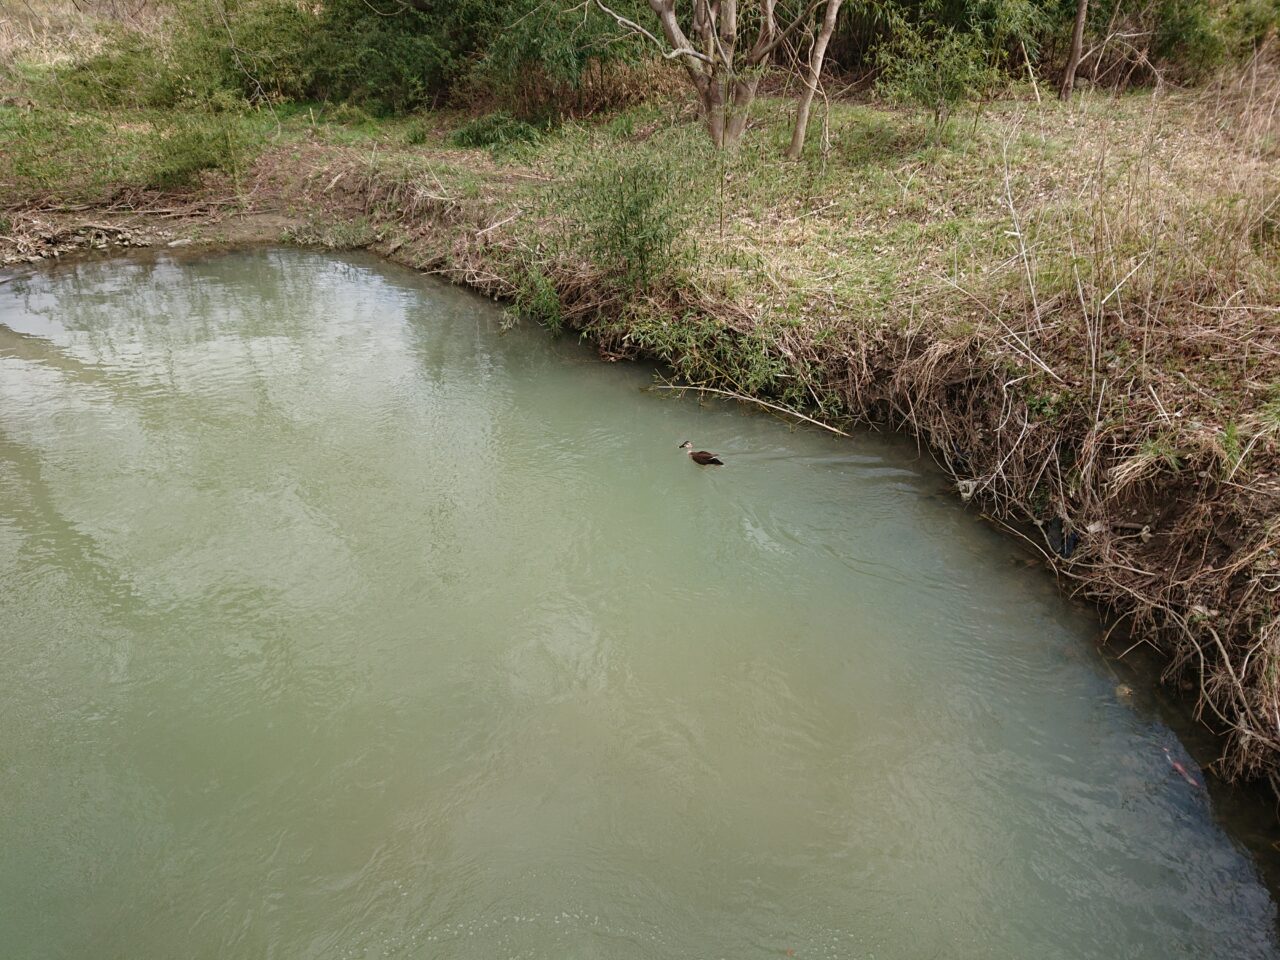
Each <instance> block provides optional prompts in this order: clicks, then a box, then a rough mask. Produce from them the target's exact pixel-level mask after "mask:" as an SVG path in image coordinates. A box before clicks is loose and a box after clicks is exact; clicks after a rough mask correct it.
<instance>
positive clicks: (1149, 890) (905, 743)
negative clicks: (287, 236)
mask: <svg viewBox="0 0 1280 960" xmlns="http://www.w3.org/2000/svg"><path fill="white" fill-rule="evenodd" d="M651 380H652V372H651V371H650V370H648V369H646V368H644V367H641V366H629V365H625V364H619V365H610V364H605V363H601V362H599V361H598V360H596V359H595V358H594V356H593V354H591V353H590V352H589V351H587V350H585V348H582V347H580V346H578V345H577V344H576V343H575V342H572V341H570V340H567V339H562V340H559V341H556V340H553V339H552V338H550V337H549V336H547V335H546V333H545V332H543V331H541V330H538V329H533V328H529V327H517V328H516V329H514V330H510V331H506V332H504V331H503V330H502V314H501V312H500V310H499V309H498V308H497V307H495V306H494V305H492V304H490V303H488V302H487V301H484V300H481V299H477V298H476V297H474V296H472V295H470V294H467V293H464V292H461V291H458V290H454V289H451V288H448V287H444V286H442V285H440V284H438V283H436V282H434V281H432V280H430V279H427V278H423V277H421V276H418V275H416V274H414V273H411V272H409V271H406V270H402V269H400V268H397V267H393V266H390V265H386V264H382V263H380V262H379V261H377V260H375V259H373V258H371V257H366V256H363V255H360V256H323V255H319V254H312V253H303V252H297V251H289V250H255V251H248V252H240V253H233V254H216V255H204V256H197V257H185V258H174V257H167V256H160V257H152V258H150V259H139V260H115V261H103V262H92V263H82V264H80V265H78V266H64V267H61V268H58V269H56V270H54V271H52V272H48V273H42V274H37V275H35V276H32V277H28V278H25V279H19V280H15V281H13V282H11V283H8V284H6V285H3V286H0V653H2V656H3V661H2V663H3V669H2V670H0V733H2V736H0V773H2V775H3V779H2V780H0V809H2V810H3V815H2V817H0V956H3V957H5V958H6V960H7V958H13V960H27V958H31V960H46V958H75V960H82V958H83V960H116V958H119V960H179V958H181V960H202V958H210V960H212V958H219V960H240V958H243V960H265V958H273V960H287V958H318V960H319V958H335V960H341V958H393V957H395V958H400V957H403V958H468V960H469V958H475V960H502V958H555V960H561V958H602V960H603V958H617V960H629V958H659V960H661V958H673V960H674V958H690V960H692V958H708V960H714V958H727V960H752V958H785V957H789V956H794V957H796V958H800V960H806V958H812V960H818V958H876V960H927V958H944V960H955V958H973V960H1005V958H1008V960H1015V958H1016V960H1046V958H1064V960H1065V958H1072V960H1079V958H1099V960H1122V958H1152V960H1170V958H1195V960H1206V958H1224V960H1227V958H1229V960H1247V958H1260V957H1268V958H1271V957H1277V956H1280V951H1278V950H1277V945H1276V939H1275V936H1276V935H1275V918H1276V907H1275V903H1274V902H1273V899H1272V897H1271V894H1270V893H1269V891H1268V886H1267V884H1266V883H1265V882H1264V880H1263V879H1262V875H1261V869H1260V866H1259V861H1258V860H1256V859H1255V858H1254V856H1253V855H1252V854H1251V853H1250V852H1249V850H1248V849H1247V848H1246V847H1245V846H1244V845H1243V844H1242V843H1241V842H1240V840H1239V838H1238V837H1237V836H1236V835H1235V834H1234V833H1233V832H1232V831H1230V830H1228V829H1227V828H1226V827H1225V826H1224V824H1223V821H1222V818H1221V816H1220V811H1219V810H1218V807H1216V806H1215V804H1214V803H1212V802H1211V800H1210V799H1209V796H1208V794H1206V793H1205V791H1204V790H1202V789H1197V788H1194V787H1192V786H1191V785H1189V784H1188V783H1186V782H1185V781H1184V780H1183V779H1182V778H1181V777H1180V776H1179V775H1178V774H1177V773H1176V772H1175V771H1174V770H1173V768H1172V767H1171V764H1170V760H1169V758H1168V757H1166V755H1165V750H1166V749H1167V750H1169V751H1170V755H1171V756H1172V757H1173V758H1175V759H1177V760H1179V761H1180V762H1182V763H1184V764H1186V765H1187V766H1188V769H1190V770H1192V771H1193V772H1194V774H1195V775H1196V777H1197V778H1198V779H1199V778H1200V774H1199V772H1198V769H1197V768H1196V767H1195V765H1194V762H1193V761H1192V760H1191V758H1190V757H1189V756H1188V755H1187V754H1186V752H1185V750H1184V748H1183V746H1182V744H1181V743H1180V741H1179V739H1178V737H1177V736H1176V735H1175V734H1174V733H1173V732H1172V731H1171V730H1170V728H1169V727H1168V726H1166V725H1165V724H1164V723H1163V722H1162V721H1161V720H1160V718H1159V714H1158V713H1157V712H1156V711H1154V710H1152V709H1150V708H1149V706H1144V704H1143V702H1142V701H1143V695H1142V694H1141V693H1139V694H1138V697H1137V702H1134V701H1133V698H1132V697H1131V696H1130V695H1129V694H1128V692H1127V691H1126V690H1125V689H1124V688H1123V686H1122V684H1124V683H1126V682H1128V681H1127V678H1126V677H1124V676H1121V675H1120V674H1118V673H1117V672H1116V669H1115V667H1114V666H1113V665H1111V664H1110V662H1109V661H1108V660H1106V659H1105V658H1104V657H1103V656H1102V655H1101V654H1100V653H1099V652H1098V649H1097V633H1098V631H1097V627H1096V621H1095V619H1094V618H1093V617H1091V616H1090V615H1088V614H1087V612H1084V611H1082V610H1081V609H1080V608H1078V607H1076V606H1073V605H1072V604H1070V603H1068V602H1066V601H1064V600H1062V599H1060V598H1059V596H1058V594H1057V593H1056V588H1055V587H1054V585H1053V584H1052V582H1051V581H1050V580H1049V578H1048V577H1046V576H1045V575H1044V573H1043V571H1042V570H1040V569H1032V568H1029V567H1028V566H1027V564H1026V561H1025V557H1023V556H1022V555H1019V554H1016V553H1015V552H1014V551H1013V549H1012V548H1011V546H1010V543H1009V541H1007V540H1005V539H1004V538H1002V537H1000V536H997V535H995V534H994V533H992V532H991V531H989V530H988V529H986V528H984V527H983V526H982V525H981V524H980V523H979V522H978V521H977V520H975V518H974V517H973V516H972V515H969V514H966V513H965V512H964V511H963V510H962V509H960V508H959V507H958V506H957V504H956V501H955V499H954V497H952V496H951V495H950V494H949V493H946V492H945V491H943V490H942V486H941V481H940V479H939V477H938V476H937V474H936V473H935V472H934V471H933V470H932V469H931V468H930V467H929V466H928V465H927V463H925V462H923V460H922V458H921V457H920V455H919V454H918V453H917V451H916V450H915V448H914V447H913V446H911V445H910V444H906V443H902V442H900V441H895V440H892V439H886V438H879V437H875V436H862V437H858V438H856V439H852V440H845V439H841V438H838V437H833V436H830V435H828V434H824V433H821V432H817V431H813V430H791V429H789V428H788V427H787V426H785V425H784V424H781V423H779V422H778V421H776V420H773V419H770V418H768V417H765V416H761V415H759V414H757V413H752V412H750V411H747V410H745V409H743V408H739V407H735V406H731V405H723V404H713V405H700V404H698V403H697V402H696V401H694V400H692V399H684V400H679V399H674V398H672V397H670V396H669V395H661V394H655V393H652V392H645V391H644V389H643V388H645V387H646V386H647V385H648V384H650V383H651ZM685 439H691V440H692V441H693V442H694V444H695V445H696V446H699V447H706V448H708V449H711V450H714V451H716V452H717V453H719V454H720V455H721V456H722V457H723V458H724V459H725V461H726V462H727V466H725V467H723V468H719V469H717V468H700V467H698V466H696V465H694V464H693V463H692V462H691V461H690V460H689V459H688V458H687V457H686V456H684V455H683V454H682V453H681V452H680V451H678V450H677V449H676V446H677V444H679V443H680V442H681V441H682V440H685Z"/></svg>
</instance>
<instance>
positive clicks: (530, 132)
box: [449, 111, 543, 153]
mask: <svg viewBox="0 0 1280 960" xmlns="http://www.w3.org/2000/svg"><path fill="white" fill-rule="evenodd" d="M542 133H543V131H542V129H540V128H538V127H536V126H534V125H533V124H531V123H526V122H525V121H524V120H517V119H516V118H515V117H513V116H512V115H511V114H509V113H506V112H505V111H499V112H497V113H490V114H486V115H485V116H483V117H476V118H475V119H474V120H470V121H468V122H467V123H464V124H463V125H462V126H461V127H459V128H458V129H457V130H455V131H454V133H453V135H452V136H451V137H450V138H449V140H450V142H451V143H453V144H454V145H455V146H459V147H480V148H483V149H487V150H489V151H491V152H493V153H501V152H503V151H506V150H510V149H512V148H514V147H517V146H521V145H524V144H528V143H535V142H537V140H538V139H539V138H540V137H541V136H542Z"/></svg>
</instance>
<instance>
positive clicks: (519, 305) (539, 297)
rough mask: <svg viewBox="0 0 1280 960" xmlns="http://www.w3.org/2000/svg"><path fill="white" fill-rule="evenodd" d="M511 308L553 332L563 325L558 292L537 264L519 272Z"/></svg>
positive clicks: (562, 309) (562, 313) (558, 330)
mask: <svg viewBox="0 0 1280 960" xmlns="http://www.w3.org/2000/svg"><path fill="white" fill-rule="evenodd" d="M512 310H513V311H514V312H515V313H516V314H518V315H519V316H522V317H528V318H529V319H531V320H536V321H537V322H538V323H540V324H542V325H543V326H544V327H546V328H547V329H548V330H551V331H552V332H553V333H559V332H560V330H561V329H562V328H563V327H564V308H563V307H562V306H561V303H560V294H559V292H558V291H557V290H556V285H555V283H554V282H553V281H552V280H551V278H550V277H548V276H547V275H546V273H544V272H543V270H542V268H541V267H540V266H538V265H537V264H532V265H530V266H528V267H527V268H526V269H525V271H524V273H523V274H521V276H520V281H519V286H518V287H517V288H516V295H515V299H514V302H513V303H512Z"/></svg>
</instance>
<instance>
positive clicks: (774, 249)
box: [0, 65, 1280, 783]
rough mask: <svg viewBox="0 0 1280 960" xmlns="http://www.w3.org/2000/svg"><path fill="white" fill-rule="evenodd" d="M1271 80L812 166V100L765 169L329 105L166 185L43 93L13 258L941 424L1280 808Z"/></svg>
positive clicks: (93, 125)
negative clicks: (265, 245) (84, 262)
mask: <svg viewBox="0 0 1280 960" xmlns="http://www.w3.org/2000/svg"><path fill="white" fill-rule="evenodd" d="M1256 67H1257V69H1255V71H1254V72H1253V74H1252V75H1251V76H1250V75H1245V76H1240V77H1237V78H1235V79H1234V80H1232V81H1224V82H1223V83H1222V84H1220V85H1219V86H1217V87H1214V88H1211V89H1209V90H1205V91H1200V92H1196V93H1167V92H1162V93H1158V94H1155V95H1152V94H1150V93H1147V94H1143V95H1131V96H1126V97H1121V98H1110V97H1103V96H1094V95H1088V96H1085V97H1084V98H1082V99H1080V100H1079V101H1077V102H1076V103H1075V104H1073V105H1071V106H1063V105H1060V104H1058V103H1056V102H1053V103H1050V102H1048V101H1043V102H1040V101H1038V100H1037V98H1036V96H1035V91H1033V90H1031V89H1030V88H1028V89H1026V90H1022V91H1019V92H1018V93H1017V95H1016V96H1011V97H1010V98H1009V99H1006V100H1004V101H1000V102H997V103H994V104H991V105H988V106H987V107H986V108H985V109H984V111H983V112H982V114H981V115H980V116H977V117H968V118H963V119H962V120H958V121H957V122H956V123H955V124H954V125H953V128H952V129H951V130H950V131H949V132H948V133H947V134H946V135H945V136H942V137H937V136H936V135H935V133H934V132H933V131H932V130H931V129H930V128H929V126H928V125H927V123H926V122H925V121H924V120H923V119H922V118H920V117H918V116H914V115H911V114H907V113H901V112H898V111H895V110H890V109H888V108H885V107H883V106H879V105H875V104H871V103H839V104H834V105H833V106H832V108H831V111H830V116H829V120H828V123H827V126H826V130H825V132H819V135H818V136H817V137H815V140H819V141H822V142H820V143H815V144H813V149H812V150H811V152H810V154H809V155H807V156H806V158H805V159H804V160H802V161H801V162H799V163H783V162H781V161H780V160H779V159H778V156H779V154H780V153H781V147H782V145H783V144H784V143H785V137H786V135H787V123H786V111H787V109H788V107H787V104H785V103H784V102H781V101H768V100H766V101H765V102H762V103H761V104H759V105H758V110H757V112H756V119H755V120H754V122H753V128H752V130H751V131H750V136H749V137H748V138H747V141H746V143H745V144H744V147H743V149H742V151H741V152H740V153H739V154H738V155H736V156H733V157H721V156H717V155H715V154H714V153H712V152H711V151H710V150H709V149H708V148H707V147H706V145H705V144H704V143H703V142H702V141H703V139H704V138H703V136H702V133H701V130H700V128H699V125H698V123H697V121H696V118H695V117H694V116H693V115H692V114H691V113H690V112H689V111H688V110H687V109H686V108H684V106H683V105H682V104H681V103H679V102H676V103H662V104H654V105H650V106H642V107H638V108H634V109H632V110H629V111H626V112H623V113H621V114H617V115H614V116H611V117H609V118H607V119H598V120H595V121H593V122H590V123H582V124H569V125H566V126H564V127H561V128H559V129H557V130H554V131H540V130H536V129H532V128H524V127H522V126H520V125H515V124H513V123H510V122H507V121H505V120H503V119H502V118H498V119H496V120H490V121H488V123H487V126H486V125H485V124H479V125H477V124H475V123H473V122H469V121H468V118H465V117H458V116H450V115H429V116H423V117H417V118H413V119H410V120H401V121H394V122H392V121H374V120H371V119H369V118H367V117H365V116H363V115H360V114H358V113H353V112H351V111H341V110H340V111H336V112H335V111H333V110H332V109H327V110H326V109H319V108H314V107H313V108H298V107H296V106H295V107H290V108H289V109H288V110H287V111H286V110H276V111H274V112H272V111H263V112H260V113H254V114H250V115H245V116H239V115H236V116H232V117H224V118H221V119H218V120H215V121H213V122H214V123H215V124H220V125H221V127H220V129H223V136H224V137H225V139H226V142H227V143H233V142H234V143H235V144H236V146H235V157H234V160H233V161H232V162H229V163H227V164H225V165H224V166H225V169H218V168H217V165H214V166H213V167H211V168H207V169H199V168H198V165H196V166H197V169H193V170H189V171H187V172H186V173H185V174H184V176H183V178H180V180H181V182H180V183H179V184H178V185H167V186H161V185H160V183H161V182H162V181H164V180H165V176H163V175H162V174H163V173H164V171H165V170H166V169H170V168H172V166H173V164H172V163H170V164H169V167H165V166H164V164H165V163H166V162H168V161H171V160H172V159H173V158H172V156H171V154H172V153H173V152H174V151H175V150H176V149H177V148H176V147H175V146H174V145H173V143H172V141H173V139H174V134H173V133H172V132H171V131H169V129H168V127H166V124H168V123H169V122H170V118H165V117H162V116H157V115H154V114H141V113H130V112H124V111H115V112H113V113H97V114H93V113H84V112H82V111H70V110H62V109H59V108H56V107H53V106H49V105H41V104H35V103H26V104H18V105H13V106H9V107H5V108H3V114H0V119H2V121H3V123H4V125H5V126H6V128H7V129H8V130H10V131H19V132H22V133H23V136H22V139H21V141H19V149H17V150H15V151H12V152H10V153H9V154H8V156H7V158H6V160H5V161H4V166H3V171H2V172H0V195H2V197H3V204H4V208H5V209H4V212H3V217H4V219H5V224H4V229H3V230H0V233H3V235H4V236H3V240H0V244H2V246H0V259H3V260H5V262H6V263H7V264H8V265H9V266H10V267H12V266H19V267H20V266H21V265H23V264H25V263H28V262H35V261H38V260H39V259H40V258H43V257H45V256H48V255H52V254H64V253H66V252H69V251H72V250H76V249H82V248H85V247H88V248H109V247H111V246H112V245H113V244H117V243H119V242H120V241H121V240H122V239H123V241H125V242H126V243H127V244H130V245H153V246H155V245H161V244H183V243H186V242H200V243H241V242H250V241H259V240H261V241H273V242H279V241H287V242H292V243H298V244H304V245H313V246H324V247H331V248H356V247H367V248H370V249H373V250H375V251H377V252H379V253H382V254H383V255H386V256H388V257H391V258H393V259H396V260H398V261H400V262H403V263H407V264H410V265H412V266H415V267H417V268H420V269H424V270H429V271H432V272H436V273H440V274H442V275H444V276H447V277H449V278H450V279H452V280H454V281H456V282H458V283H462V284H465V285H467V286H470V287H472V288H474V289H477V290H479V291H481V292H483V293H486V294H488V295H490V296H493V297H497V298H501V299H504V300H507V301H509V302H511V303H512V304H513V306H514V308H515V309H516V310H517V311H518V312H520V313H521V314H523V315H524V316H526V317H530V318H533V319H536V320H538V321H540V322H542V323H544V324H546V325H547V326H548V327H550V328H552V329H555V330H560V329H572V330H575V331H580V332H581V333H582V334H583V335H585V336H587V337H589V338H590V339H591V340H592V341H593V342H595V343H596V344H597V345H598V347H599V349H600V352H601V354H602V355H603V356H606V357H608V358H610V359H624V358H632V357H650V358H654V359H657V360H659V361H661V362H663V363H665V364H667V365H669V366H670V368H671V369H672V371H673V374H674V376H675V377H676V378H677V379H678V380H679V381H680V382H686V383H692V384H698V385H702V386H708V387H715V388H717V389H722V390H727V391H729V392H732V393H735V394H740V395H742V396H747V397H752V398H759V399H764V400H767V401H769V402H770V403H773V404H776V405H779V406H782V407H786V408H790V409H793V410H795V411H796V412H798V413H803V414H804V415H806V416H809V417H813V418H815V419H818V420H821V421H823V422H825V423H829V424H832V425H835V426H837V427H840V428H842V429H847V428H848V427H850V426H852V425H854V424H857V423H871V424H875V425H877V426H884V427H888V428H892V429H903V430H908V431H911V432H912V433H914V434H915V435H917V436H919V437H920V438H921V440H922V441H923V442H924V443H926V444H927V446H928V448H929V449H930V450H931V452H932V453H933V456H934V458H935V459H936V460H937V461H938V463H939V465H940V466H941V467H942V468H943V469H944V470H945V471H947V473H948V474H949V475H950V476H951V477H953V478H954V480H955V483H956V488H957V493H958V496H959V497H960V498H961V499H964V500H967V501H971V502H974V503H977V504H979V505H981V507H982V509H983V510H984V511H986V512H988V513H989V514H990V515H991V516H992V517H993V518H995V519H996V520H997V521H998V522H1000V523H1002V524H1004V525H1005V526H1007V527H1008V528H1009V529H1010V531H1011V532H1012V533H1013V535H1014V536H1018V537H1021V538H1023V539H1024V540H1026V541H1028V542H1030V543H1031V544H1032V545H1033V546H1034V548H1035V549H1036V550H1037V551H1038V552H1039V553H1040V555H1041V556H1043V558H1044V560H1045V562H1046V563H1047V564H1049V565H1050V566H1051V567H1052V568H1053V569H1054V570H1055V571H1056V572H1057V573H1058V574H1059V576H1060V577H1061V578H1062V581H1063V584H1064V587H1065V588H1066V589H1068V590H1070V591H1073V592H1075V593H1078V594H1079V595H1081V596H1083V597H1086V598H1088V599H1089V600H1092V601H1095V602H1097V603H1099V604H1100V605H1101V606H1102V607H1103V608H1104V609H1106V610H1107V611H1109V612H1110V614H1111V615H1112V617H1113V622H1114V623H1115V625H1116V627H1117V630H1116V636H1117V638H1118V637H1119V636H1120V635H1121V634H1123V636H1124V637H1126V638H1127V639H1126V640H1125V641H1124V642H1123V645H1122V646H1121V647H1120V649H1121V650H1123V648H1124V647H1127V646H1129V645H1130V644H1132V643H1144V644H1150V645H1152V646H1154V647H1156V648H1158V649H1159V651H1160V653H1161V655H1162V656H1163V657H1165V658H1166V661H1167V662H1168V664H1169V674H1168V676H1169V678H1170V679H1171V680H1172V679H1176V680H1179V681H1181V682H1182V683H1184V684H1189V685H1190V686H1191V687H1192V689H1193V691H1194V692H1195V693H1197V694H1198V701H1199V705H1198V707H1197V712H1198V714H1199V715H1200V717H1201V718H1202V719H1203V721H1204V722H1205V723H1206V724H1207V725H1209V726H1211V727H1212V728H1213V729H1215V730H1216V731H1217V732H1218V733H1220V734H1221V735H1223V737H1224V740H1223V744H1224V749H1223V756H1222V759H1221V760H1220V761H1219V763H1218V764H1217V765H1216V770H1215V772H1216V773H1217V774H1218V775H1220V776H1223V777H1225V778H1228V779H1236V778H1242V777H1243V778H1259V777H1263V778H1271V779H1272V782H1273V783H1275V782H1276V779H1275V778H1276V770H1277V761H1278V760H1280V742H1278V738H1280V693H1278V691H1277V686H1276V677H1277V670H1278V669H1280V627H1277V626H1276V618H1275V614H1276V609H1275V605H1276V601H1275V600H1274V597H1275V593H1274V590H1275V588H1276V587H1277V585H1280V553H1277V550H1278V548H1280V523H1277V521H1276V517H1277V516H1280V480H1278V479H1277V477H1278V474H1277V470H1278V469H1280V446H1278V445H1277V441H1278V439H1280V361H1278V360H1277V358H1278V357H1280V337H1278V336H1277V311H1278V310H1280V307H1277V304H1280V228H1278V227H1277V220H1276V218H1277V208H1276V200H1277V197H1280V177H1278V175H1277V172H1276V171H1277V169H1278V167H1277V150H1278V148H1277V140H1276V127H1275V117H1274V113H1270V114H1269V113H1267V111H1266V110H1265V109H1264V108H1265V106H1266V104H1267V103H1268V102H1270V103H1272V104H1274V91H1275V90H1276V74H1275V72H1274V71H1273V70H1269V69H1265V68H1264V67H1263V65H1256ZM1260 87H1262V88H1264V89H1265V90H1267V91H1268V94H1267V96H1271V97H1272V99H1271V100H1270V101H1268V99H1267V96H1260V95H1259V93H1258V91H1259V88H1260ZM41 130H43V131H46V133H47V134H48V135H47V136H43V137H42V136H36V135H35V133H36V132H38V131H41ZM59 131H62V132H61V133H60V132H59ZM66 131H75V132H76V134H75V136H74V137H71V138H70V139H68V138H67V137H66V136H65V133H66ZM156 131H161V135H160V136H161V141H162V142H164V143H167V144H169V147H168V148H166V149H167V154H166V150H156V149H153V148H151V147H148V146H146V145H147V144H148V143H150V142H151V141H149V140H148V139H147V138H148V137H149V136H153V135H155V134H156ZM460 141H462V142H471V143H482V144H485V145H486V146H484V147H481V148H476V147H471V148H466V147H462V146H459V145H458V143H459V142H460ZM200 142H204V141H200ZM184 149H185V148H184ZM69 151H70V152H69ZM76 151H79V153H78V154H77V153H76ZM101 155H106V156H110V157H111V158H112V162H111V164H108V165H107V170H108V175H102V174H101V172H100V171H101V167H100V166H99V167H93V168H92V175H91V176H90V172H91V170H90V164H91V158H92V157H94V156H101ZM166 156H167V157H168V159H167V160H166ZM179 166H180V164H179ZM157 170H160V174H157ZM121 230H123V231H125V233H124V234H123V235H122V234H120V233H119V232H117V231H121ZM1116 642H1118V641H1116Z"/></svg>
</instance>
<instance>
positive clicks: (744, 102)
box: [719, 76, 760, 150]
mask: <svg viewBox="0 0 1280 960" xmlns="http://www.w3.org/2000/svg"><path fill="white" fill-rule="evenodd" d="M759 84H760V78H759V77H758V76H752V77H749V78H739V79H737V80H735V81H734V82H733V93H732V95H731V97H730V100H729V103H730V113H729V116H728V118H727V122H726V123H725V128H724V139H723V140H722V141H721V142H720V144H719V146H722V147H725V148H727V149H729V150H734V149H737V146H738V142H739V141H740V140H741V139H742V133H743V131H744V130H746V129H747V121H748V120H749V119H750V118H751V104H752V103H754V102H755V99H756V87H757V86H759Z"/></svg>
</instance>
